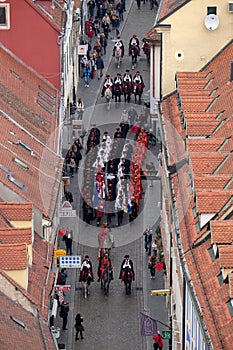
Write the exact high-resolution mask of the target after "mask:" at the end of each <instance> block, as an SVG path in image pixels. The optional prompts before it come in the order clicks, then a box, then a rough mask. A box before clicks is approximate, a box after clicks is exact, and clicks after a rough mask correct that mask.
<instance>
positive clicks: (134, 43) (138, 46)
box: [129, 34, 140, 56]
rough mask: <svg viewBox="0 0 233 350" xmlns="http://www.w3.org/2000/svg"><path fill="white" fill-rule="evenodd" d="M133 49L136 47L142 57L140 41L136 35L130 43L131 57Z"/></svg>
mask: <svg viewBox="0 0 233 350" xmlns="http://www.w3.org/2000/svg"><path fill="white" fill-rule="evenodd" d="M133 47H136V49H137V52H138V55H139V56H140V45H139V40H138V38H137V35H136V34H134V35H133V36H132V38H131V39H130V41H129V56H131V54H132V48H133Z"/></svg>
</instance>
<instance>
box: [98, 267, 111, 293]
mask: <svg viewBox="0 0 233 350" xmlns="http://www.w3.org/2000/svg"><path fill="white" fill-rule="evenodd" d="M111 280H112V268H111V267H109V266H108V267H106V268H105V270H104V273H103V276H102V278H101V280H100V281H101V288H103V290H104V294H105V295H108V293H109V285H110V283H111Z"/></svg>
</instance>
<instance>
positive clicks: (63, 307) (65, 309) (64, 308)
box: [60, 301, 70, 330]
mask: <svg viewBox="0 0 233 350" xmlns="http://www.w3.org/2000/svg"><path fill="white" fill-rule="evenodd" d="M69 311H70V308H69V303H67V302H66V301H63V303H62V304H61V310H60V317H61V318H62V320H63V322H62V329H63V330H66V329H67V328H66V325H67V319H68V313H69Z"/></svg>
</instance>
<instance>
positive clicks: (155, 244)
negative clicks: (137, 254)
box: [152, 239, 158, 257]
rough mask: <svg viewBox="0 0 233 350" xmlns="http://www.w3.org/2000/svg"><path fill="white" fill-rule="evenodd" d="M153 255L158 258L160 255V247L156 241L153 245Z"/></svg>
mask: <svg viewBox="0 0 233 350" xmlns="http://www.w3.org/2000/svg"><path fill="white" fill-rule="evenodd" d="M152 253H153V254H154V255H155V256H156V257H157V254H158V246H157V241H156V239H155V240H154V241H153V243H152Z"/></svg>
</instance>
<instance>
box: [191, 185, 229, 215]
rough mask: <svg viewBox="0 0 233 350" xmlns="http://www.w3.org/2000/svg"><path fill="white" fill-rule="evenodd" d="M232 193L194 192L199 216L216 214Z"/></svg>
mask: <svg viewBox="0 0 233 350" xmlns="http://www.w3.org/2000/svg"><path fill="white" fill-rule="evenodd" d="M232 196H233V192H232V191H209V192H207V191H196V201H197V211H198V213H199V214H207V213H218V212H219V211H220V210H221V209H222V208H223V207H224V205H226V204H227V203H228V201H229V200H230V199H231V198H232Z"/></svg>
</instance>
